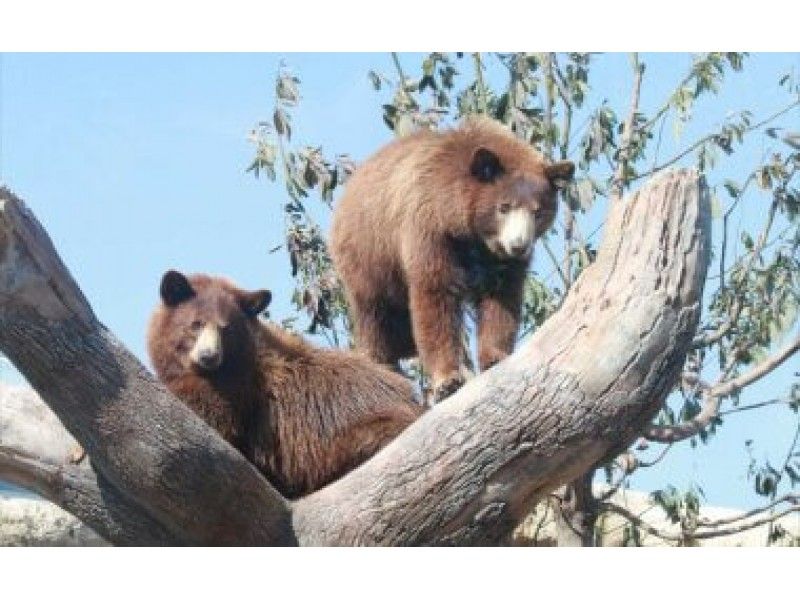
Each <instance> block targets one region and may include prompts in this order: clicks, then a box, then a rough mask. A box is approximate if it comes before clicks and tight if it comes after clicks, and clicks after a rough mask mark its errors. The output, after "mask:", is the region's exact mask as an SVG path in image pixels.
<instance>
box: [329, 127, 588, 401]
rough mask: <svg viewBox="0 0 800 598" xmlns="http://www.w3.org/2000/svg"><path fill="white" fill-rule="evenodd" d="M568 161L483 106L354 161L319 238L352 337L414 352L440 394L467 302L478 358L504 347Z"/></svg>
mask: <svg viewBox="0 0 800 598" xmlns="http://www.w3.org/2000/svg"><path fill="white" fill-rule="evenodd" d="M574 171H575V167H574V165H573V164H572V163H571V162H567V161H562V162H556V163H548V162H546V161H545V160H544V159H543V158H542V156H540V155H539V154H538V153H537V152H536V151H534V150H533V148H531V146H529V145H528V144H527V143H524V142H523V141H521V140H519V139H517V138H516V137H515V136H514V135H513V134H512V133H511V132H510V131H509V130H508V129H506V128H505V127H503V126H502V125H500V124H499V123H497V122H495V121H492V120H490V119H488V118H482V117H478V118H470V119H466V120H465V121H464V122H463V123H462V124H461V125H460V126H459V127H458V128H456V129H452V130H447V131H442V132H433V131H427V130H425V131H419V132H416V133H414V134H412V135H409V136H407V137H403V138H400V139H397V140H394V141H392V142H391V143H389V144H388V145H386V146H385V147H384V148H382V149H381V150H379V151H378V152H377V153H376V154H375V155H373V156H372V157H371V158H369V159H368V160H367V161H366V162H364V163H363V164H362V165H361V166H360V167H359V168H357V169H356V172H355V173H354V174H353V176H352V178H351V179H350V180H349V182H348V184H347V186H346V188H345V192H344V195H343V196H342V198H341V200H340V201H339V203H338V205H337V207H336V210H335V213H334V217H333V226H332V231H331V243H330V246H331V254H332V258H333V262H334V265H335V267H336V270H337V271H338V274H339V276H340V278H341V280H342V283H343V285H344V288H345V292H346V295H347V299H348V302H349V305H350V309H351V315H352V318H353V322H354V333H355V344H356V347H357V348H359V349H361V350H362V351H364V352H365V353H366V354H367V355H369V356H370V357H371V358H372V359H373V360H375V361H377V362H378V363H384V364H394V363H396V361H397V360H398V359H401V358H406V357H413V356H414V355H417V354H418V355H419V357H420V359H421V362H422V365H423V368H424V369H425V370H426V371H427V372H428V374H429V375H430V376H431V382H432V386H433V389H434V400H440V399H441V398H444V397H445V396H447V395H448V394H450V393H451V392H453V391H454V390H455V389H457V388H458V387H459V386H460V385H461V384H463V382H464V379H465V371H464V370H465V368H464V363H465V360H466V354H465V349H464V343H463V342H462V335H463V330H464V329H463V317H462V316H463V307H464V305H465V304H466V303H471V304H472V305H474V307H475V309H476V317H477V336H478V338H477V344H478V362H479V366H480V369H481V370H485V369H487V368H489V367H490V366H491V365H493V364H494V363H496V362H497V361H499V360H500V359H503V357H505V356H506V355H508V354H509V353H510V352H511V351H512V350H513V346H514V342H515V339H516V335H517V331H518V328H519V319H520V311H521V305H522V300H523V290H524V280H525V275H526V271H527V268H528V264H529V262H530V258H531V253H532V245H533V243H534V241H535V240H536V239H537V238H538V237H540V236H541V235H542V234H544V232H545V231H547V230H548V229H549V228H550V226H551V225H552V223H553V219H554V218H555V213H556V188H557V187H560V186H562V185H564V184H566V183H567V182H568V181H569V180H570V179H571V178H572V176H573V174H574Z"/></svg>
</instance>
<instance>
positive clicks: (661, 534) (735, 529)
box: [601, 502, 800, 542]
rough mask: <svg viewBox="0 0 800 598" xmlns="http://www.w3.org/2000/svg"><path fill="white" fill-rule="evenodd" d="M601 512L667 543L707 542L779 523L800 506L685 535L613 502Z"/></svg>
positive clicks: (605, 504)
mask: <svg viewBox="0 0 800 598" xmlns="http://www.w3.org/2000/svg"><path fill="white" fill-rule="evenodd" d="M601 510H603V511H610V512H612V513H616V514H617V515H619V516H621V517H624V518H625V519H627V520H628V521H630V522H631V523H632V524H633V525H635V526H636V527H639V528H641V529H643V530H645V531H646V532H647V533H648V534H651V535H653V536H656V537H657V538H661V539H662V540H666V541H667V542H686V541H687V540H707V539H709V538H718V537H720V536H731V535H733V534H738V533H740V532H744V531H747V530H749V529H754V528H756V527H761V526H762V525H767V524H768V523H770V522H773V521H777V520H778V519H781V518H783V517H785V516H786V515H789V514H791V513H796V512H798V511H800V505H792V506H791V507H788V508H786V509H784V510H783V511H780V512H778V513H774V514H771V515H768V516H765V517H762V518H760V519H753V520H752V521H747V522H744V523H741V524H739V525H735V526H730V527H726V528H721V529H710V530H706V531H696V530H695V531H691V530H685V531H684V532H683V533H672V532H668V531H666V530H662V529H659V528H657V527H655V526H653V525H650V524H649V523H647V522H646V521H645V520H644V519H642V518H641V517H639V516H637V515H636V514H634V513H631V512H630V511H629V510H628V509H626V508H625V507H622V506H620V505H618V504H615V503H611V502H608V503H604V504H603V505H602V506H601Z"/></svg>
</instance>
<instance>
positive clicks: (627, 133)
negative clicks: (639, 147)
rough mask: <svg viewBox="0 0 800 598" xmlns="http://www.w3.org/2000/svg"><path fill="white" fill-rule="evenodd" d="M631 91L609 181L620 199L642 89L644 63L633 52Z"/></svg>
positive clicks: (613, 191) (615, 194) (613, 193)
mask: <svg viewBox="0 0 800 598" xmlns="http://www.w3.org/2000/svg"><path fill="white" fill-rule="evenodd" d="M631 56H632V60H633V91H632V92H631V106H630V109H629V110H628V118H627V119H626V120H625V128H624V129H623V130H622V140H621V141H620V144H619V159H618V164H617V170H616V173H615V174H614V180H613V181H612V183H611V188H612V196H613V197H616V198H617V199H620V198H621V197H622V192H623V190H624V189H625V182H626V180H625V171H626V169H627V167H628V160H629V159H630V153H631V142H632V140H633V129H634V126H635V125H636V113H637V112H638V111H639V95H640V93H641V89H642V75H643V74H644V65H643V64H641V63H640V62H639V55H638V54H637V53H636V52H633V54H632V55H631Z"/></svg>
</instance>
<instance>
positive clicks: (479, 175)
mask: <svg viewBox="0 0 800 598" xmlns="http://www.w3.org/2000/svg"><path fill="white" fill-rule="evenodd" d="M469 172H470V174H471V175H472V176H474V177H475V178H476V179H478V180H479V181H480V182H481V183H491V182H492V181H494V180H495V179H496V178H497V177H499V176H500V175H501V174H503V173H504V172H505V171H504V170H503V165H502V164H500V158H498V157H497V154H495V153H494V152H491V151H489V150H488V149H486V148H485V147H479V148H478V149H477V150H475V153H474V154H473V155H472V164H470V167H469Z"/></svg>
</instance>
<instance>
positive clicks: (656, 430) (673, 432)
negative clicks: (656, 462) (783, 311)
mask: <svg viewBox="0 0 800 598" xmlns="http://www.w3.org/2000/svg"><path fill="white" fill-rule="evenodd" d="M798 350H800V335H798V336H797V337H796V338H795V339H794V341H792V342H791V343H789V344H787V345H786V346H785V347H783V349H781V350H780V351H778V352H777V353H774V354H773V355H771V356H769V357H768V358H767V359H765V360H764V361H762V362H761V363H759V364H758V365H757V366H755V367H753V368H751V369H750V370H748V371H747V372H745V373H744V374H741V375H740V376H737V377H736V378H733V379H732V380H726V381H721V382H718V383H717V384H715V385H714V386H711V387H710V388H708V389H707V390H705V391H703V405H702V407H701V408H700V412H699V413H698V414H697V415H695V416H694V417H693V418H692V419H690V420H688V421H685V422H681V423H679V424H674V425H656V426H651V427H650V428H648V429H647V430H646V431H645V432H644V433H643V434H642V436H643V437H644V438H646V439H647V440H652V441H653V442H678V441H680V440H685V439H687V438H691V437H692V436H694V435H696V434H699V433H700V432H701V431H702V430H704V429H705V428H706V427H707V426H708V425H709V424H710V423H711V422H713V421H714V420H715V419H716V418H717V417H719V415H720V412H719V408H720V405H721V403H722V399H723V398H725V397H727V396H730V395H731V394H733V393H735V392H737V391H739V390H741V389H742V388H744V387H745V386H748V385H750V384H752V383H753V382H756V381H757V380H760V379H761V378H763V377H764V376H766V375H767V374H769V373H770V372H772V371H773V370H774V369H775V368H777V367H778V366H780V365H781V364H782V363H784V362H785V361H786V360H787V359H789V357H791V356H792V355H794V354H795V353H797V351H798Z"/></svg>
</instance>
